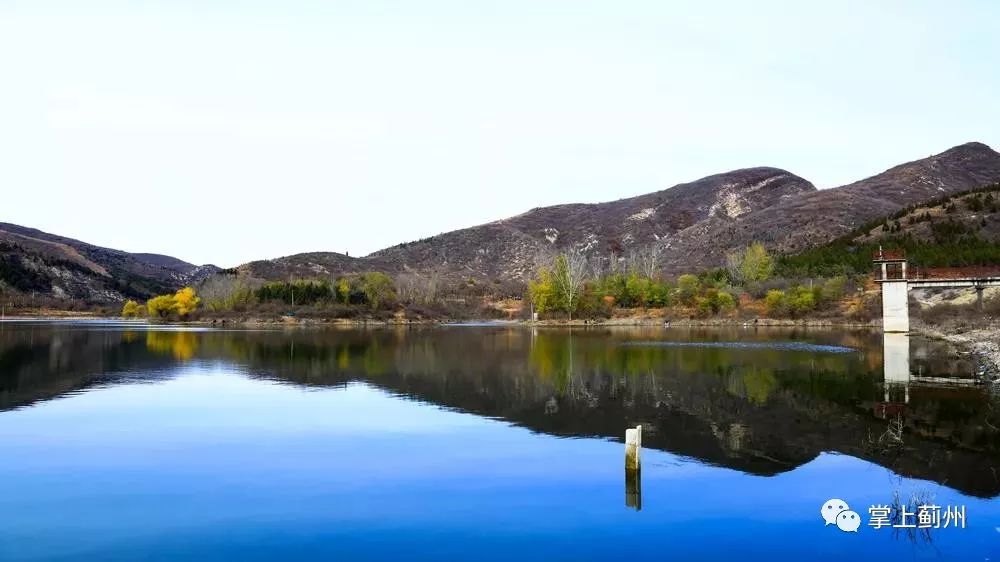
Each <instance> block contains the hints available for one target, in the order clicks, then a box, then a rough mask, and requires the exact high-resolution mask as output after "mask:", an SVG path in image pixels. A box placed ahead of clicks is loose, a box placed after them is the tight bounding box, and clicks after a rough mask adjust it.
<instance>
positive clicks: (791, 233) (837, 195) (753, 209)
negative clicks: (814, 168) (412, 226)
mask: <svg viewBox="0 0 1000 562" xmlns="http://www.w3.org/2000/svg"><path fill="white" fill-rule="evenodd" d="M997 181H1000V154H998V153H997V152H995V151H993V150H992V149H991V148H990V147H988V146H986V145H985V144H982V143H976V142H972V143H967V144H963V145H960V146H956V147H954V148H951V149H949V150H946V151H945V152H942V153H940V154H937V155H934V156H930V157H928V158H924V159H921V160H915V161H913V162H907V163H905V164H900V165H898V166H895V167H893V168H890V169H888V170H886V171H885V172H882V173H881V174H878V175H875V176H872V177H870V178H867V179H864V180H861V181H858V182H855V183H852V184H849V185H845V186H841V187H835V188H831V189H824V190H816V188H815V187H814V186H813V185H812V184H811V183H809V182H808V181H806V180H805V179H802V178H800V177H798V176H796V175H794V174H791V173H789V172H786V171H784V170H781V169H777V168H763V167H762V168H749V169H744V170H736V171H733V172H727V173H724V174H717V175H714V176H709V177H706V178H702V179H700V180H697V181H694V182H691V183H684V184H680V185H676V186H674V187H671V188H669V189H665V190H662V191H657V192H655V193H650V194H646V195H640V196H638V197H631V198H628V199H620V200H618V201H611V202H606V203H596V204H568V205H556V206H552V207H543V208H536V209H532V210H530V211H528V212H526V213H523V214H521V215H517V216H515V217H511V218H507V219H503V220H498V221H495V222H492V223H488V224H484V225H479V226H474V227H471V228H466V229H462V230H457V231H453V232H447V233H444V234H440V235H437V236H434V237H431V238H427V239H424V240H420V241H417V242H411V243H406V244H400V245H397V246H393V247H391V248H386V249H384V250H380V251H378V252H375V253H373V254H371V255H369V256H366V257H362V258H351V257H348V256H345V255H343V254H334V253H311V254H300V255H296V256H288V257H284V258H279V259H276V260H265V261H258V262H252V263H249V264H246V265H244V266H242V267H241V268H240V271H241V273H244V274H247V275H250V276H253V277H258V278H262V279H287V278H289V277H321V276H328V275H339V274H343V273H352V272H357V271H370V270H379V271H385V272H387V273H400V272H416V273H422V274H428V273H429V274H433V275H435V276H443V277H463V278H465V277H471V278H481V279H493V280H523V279H525V278H526V277H527V276H529V275H530V274H531V273H532V271H533V270H534V269H535V267H536V265H537V264H538V263H539V262H540V261H542V260H545V259H546V258H547V257H548V256H551V255H552V254H554V253H556V252H560V251H565V250H579V251H582V252H584V253H586V254H588V255H589V256H590V257H591V258H601V259H602V260H603V261H604V262H605V263H608V262H609V261H614V260H621V259H623V257H624V256H626V255H628V253H629V252H630V251H631V250H633V249H650V248H654V249H656V250H658V252H659V262H660V266H661V267H662V269H663V270H664V271H665V272H666V273H667V274H670V275H673V274H678V273H682V272H686V271H697V270H702V269H705V268H708V267H715V266H719V265H722V264H723V262H724V260H725V255H726V254H727V253H728V252H730V251H732V250H735V249H737V248H740V247H743V246H745V245H747V244H749V243H750V242H752V241H755V240H757V241H762V242H764V243H765V244H766V245H767V246H768V247H769V248H770V249H771V250H772V251H774V252H776V253H779V254H795V253H799V252H802V251H803V250H806V249H809V248H814V247H817V246H820V245H823V244H826V243H828V242H830V241H832V240H835V239H837V238H838V237H842V236H843V235H845V234H846V233H849V232H851V231H852V230H854V229H856V228H858V227H859V226H861V225H863V224H866V223H869V222H871V221H873V220H876V219H879V218H883V217H887V216H889V215H892V214H894V213H896V212H898V211H900V210H901V209H903V208H905V207H908V206H912V205H916V204H920V203H922V202H926V201H929V200H932V199H935V198H940V197H942V196H947V195H950V194H955V193H960V192H964V191H968V190H970V189H974V188H978V187H981V186H984V185H987V184H990V183H993V182H997Z"/></svg>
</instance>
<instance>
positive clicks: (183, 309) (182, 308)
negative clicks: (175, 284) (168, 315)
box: [174, 287, 201, 318]
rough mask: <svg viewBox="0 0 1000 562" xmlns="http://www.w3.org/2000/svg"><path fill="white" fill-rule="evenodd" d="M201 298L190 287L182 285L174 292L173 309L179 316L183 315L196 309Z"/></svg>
mask: <svg viewBox="0 0 1000 562" xmlns="http://www.w3.org/2000/svg"><path fill="white" fill-rule="evenodd" d="M199 304H201V299H200V298H198V295H197V294H195V292H194V289H192V288H191V287H184V288H183V289H181V290H179V291H177V293H175V294H174V310H175V311H176V312H177V315H178V316H180V317H182V318H183V317H185V316H187V315H188V314H191V313H192V312H194V311H195V310H197V309H198V305H199Z"/></svg>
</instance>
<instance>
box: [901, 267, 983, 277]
mask: <svg viewBox="0 0 1000 562" xmlns="http://www.w3.org/2000/svg"><path fill="white" fill-rule="evenodd" d="M907 274H908V277H909V278H910V279H983V278H988V277H1000V266H988V265H985V266H966V267H933V268H931V267H913V266H910V267H909V269H908V271H907Z"/></svg>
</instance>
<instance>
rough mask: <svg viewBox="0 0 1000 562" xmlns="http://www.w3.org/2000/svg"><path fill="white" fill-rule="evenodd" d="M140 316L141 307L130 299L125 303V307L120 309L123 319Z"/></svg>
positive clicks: (141, 312) (141, 313)
mask: <svg viewBox="0 0 1000 562" xmlns="http://www.w3.org/2000/svg"><path fill="white" fill-rule="evenodd" d="M142 315H143V310H142V305H140V304H139V303H137V302H135V301H134V300H132V299H129V300H127V301H125V306H123V307H122V317H123V318H139V317H140V316H142Z"/></svg>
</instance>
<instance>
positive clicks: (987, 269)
mask: <svg viewBox="0 0 1000 562" xmlns="http://www.w3.org/2000/svg"><path fill="white" fill-rule="evenodd" d="M879 247H883V248H893V249H900V250H903V251H904V252H906V257H907V259H908V260H909V262H910V274H911V275H912V276H920V275H924V274H938V275H940V274H944V273H946V272H944V271H936V272H932V271H927V270H928V269H933V270H939V269H942V268H958V269H953V270H952V271H950V272H948V273H949V274H950V276H953V277H967V276H973V275H980V274H982V275H996V270H997V268H998V267H1000V183H994V184H991V185H988V186H985V187H981V188H977V189H975V190H972V191H965V192H962V193H958V194H955V195H949V196H942V197H938V198H935V199H933V200H931V201H929V202H925V203H922V204H919V205H910V206H907V207H906V208H905V209H903V210H901V211H899V212H897V213H894V214H892V215H890V216H889V217H887V218H882V217H880V218H879V220H877V221H873V222H869V223H867V224H865V225H862V226H861V227H858V228H856V229H854V230H852V231H851V232H849V233H847V234H845V235H844V236H841V237H839V238H837V239H835V240H833V241H831V242H828V243H826V244H822V245H820V246H816V247H814V248H809V249H807V250H805V251H803V252H799V253H796V254H788V255H785V256H782V257H780V258H779V260H778V271H779V273H780V274H781V275H783V276H788V277H812V276H831V275H840V274H845V273H848V274H851V273H855V274H856V273H864V272H868V271H871V268H872V264H871V261H870V260H871V258H870V256H871V255H872V253H873V252H875V251H877V250H878V248H879Z"/></svg>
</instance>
